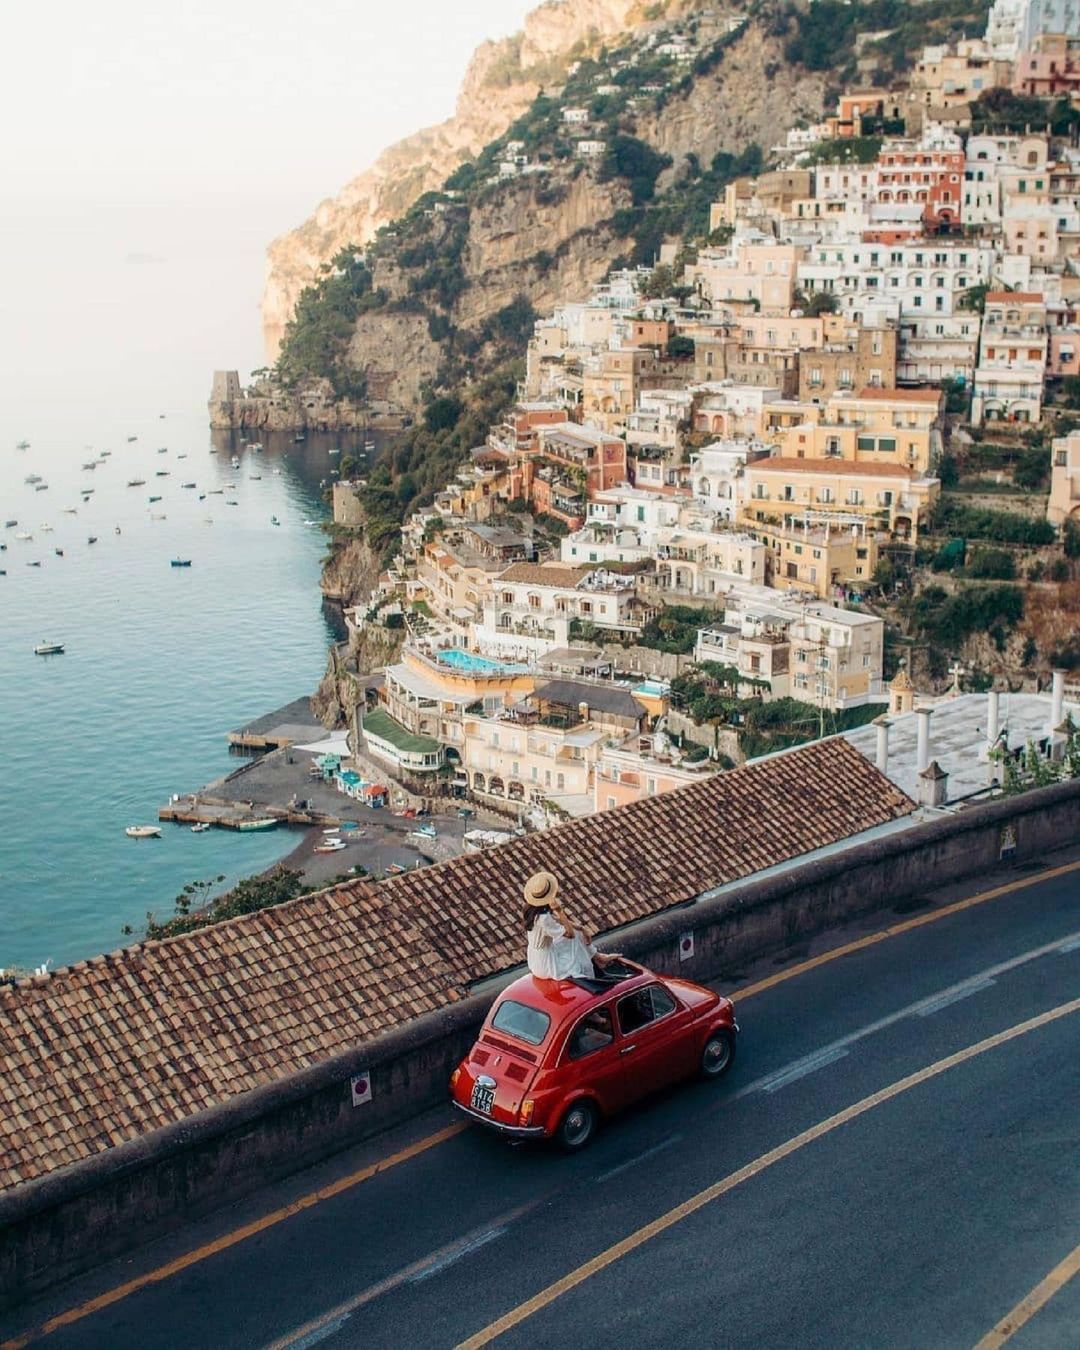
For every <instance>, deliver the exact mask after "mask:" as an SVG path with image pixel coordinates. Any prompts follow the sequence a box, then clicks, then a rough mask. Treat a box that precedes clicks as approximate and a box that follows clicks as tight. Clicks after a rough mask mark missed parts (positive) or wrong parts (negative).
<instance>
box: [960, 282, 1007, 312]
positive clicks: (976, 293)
mask: <svg viewBox="0 0 1080 1350" xmlns="http://www.w3.org/2000/svg"><path fill="white" fill-rule="evenodd" d="M1006 289H1008V288H1007V287H1006ZM989 291H990V285H989V283H988V282H985V281H984V282H980V284H979V285H978V286H969V287H968V289H967V290H966V291H964V293H963V294H962V295H961V297H960V299H959V301H958V302H957V304H958V307H959V308H960V309H970V310H973V311H974V312H975V313H977V314H981V313H982V312H983V310H984V309H985V308H986V297H987V294H988V292H989Z"/></svg>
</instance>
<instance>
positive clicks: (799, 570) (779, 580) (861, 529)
mask: <svg viewBox="0 0 1080 1350" xmlns="http://www.w3.org/2000/svg"><path fill="white" fill-rule="evenodd" d="M744 525H745V526H746V528H747V530H748V531H749V532H750V533H751V534H755V535H756V536H757V537H758V538H759V539H760V540H761V541H762V543H764V544H765V548H766V553H765V557H766V568H765V579H766V583H767V584H768V585H769V586H774V587H776V588H777V589H778V590H783V591H800V592H803V593H804V594H806V595H813V596H817V597H818V598H819V599H821V600H827V599H829V598H830V597H832V596H834V595H835V593H836V591H837V589H838V588H840V589H844V588H846V587H849V586H850V587H854V588H855V589H858V587H859V586H865V585H866V584H867V583H868V582H869V581H870V578H871V577H872V576H873V574H874V568H875V567H876V566H877V559H878V545H877V538H876V536H875V534H874V531H873V529H872V528H870V527H869V526H868V525H846V526H842V525H838V524H834V523H831V522H829V521H825V522H820V521H815V522H813V523H811V522H810V521H804V522H796V521H795V520H794V519H790V518H789V520H788V521H786V522H785V521H783V520H775V519H762V520H759V521H755V522H754V523H753V524H751V522H750V521H749V520H745V521H744Z"/></svg>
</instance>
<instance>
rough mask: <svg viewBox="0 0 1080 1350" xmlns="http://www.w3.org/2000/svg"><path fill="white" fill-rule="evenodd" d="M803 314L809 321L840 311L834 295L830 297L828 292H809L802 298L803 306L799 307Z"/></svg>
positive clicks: (838, 302)
mask: <svg viewBox="0 0 1080 1350" xmlns="http://www.w3.org/2000/svg"><path fill="white" fill-rule="evenodd" d="M800 308H801V309H802V311H803V313H804V314H806V315H807V316H808V317H809V318H811V319H817V318H820V316H821V315H822V314H836V313H838V312H839V309H840V301H839V300H837V298H836V296H835V295H830V294H829V292H828V291H810V292H809V294H805V295H804V296H803V304H802V305H801V306H800Z"/></svg>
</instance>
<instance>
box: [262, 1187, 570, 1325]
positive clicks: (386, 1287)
mask: <svg viewBox="0 0 1080 1350" xmlns="http://www.w3.org/2000/svg"><path fill="white" fill-rule="evenodd" d="M557 1193H558V1188H557V1189H556V1190H554V1191H548V1192H545V1193H544V1194H543V1195H540V1196H537V1197H536V1199H535V1200H530V1201H529V1202H528V1203H527V1204H524V1205H519V1206H518V1207H517V1208H516V1209H512V1210H510V1211H509V1212H508V1213H506V1214H501V1215H500V1216H499V1218H498V1219H497V1220H496V1221H495V1223H494V1224H493V1225H490V1226H489V1227H487V1228H481V1229H479V1230H475V1229H474V1230H473V1232H471V1233H466V1234H465V1236H464V1237H461V1238H458V1239H457V1241H455V1242H448V1243H447V1244H446V1246H444V1247H440V1248H439V1249H438V1250H437V1251H434V1252H430V1253H429V1254H428V1255H427V1256H422V1257H421V1258H420V1260H419V1261H413V1262H412V1264H411V1265H408V1266H406V1267H405V1268H404V1269H403V1270H399V1271H398V1272H397V1273H396V1274H394V1275H388V1276H387V1277H386V1279H384V1280H379V1282H378V1283H377V1284H372V1285H369V1286H368V1287H367V1288H366V1289H364V1290H363V1291H362V1292H361V1293H359V1294H355V1295H354V1296H353V1297H352V1298H350V1299H347V1300H346V1301H345V1302H344V1303H339V1304H338V1305H337V1307H335V1308H330V1309H329V1310H328V1311H327V1312H325V1313H323V1314H322V1315H321V1316H320V1317H315V1318H313V1319H312V1320H311V1321H310V1322H305V1323H304V1325H303V1326H301V1327H296V1328H295V1329H294V1330H292V1331H289V1332H286V1333H285V1335H284V1336H279V1337H278V1338H277V1339H276V1340H274V1341H272V1342H271V1343H270V1345H269V1346H268V1347H267V1350H286V1347H288V1350H306V1347H308V1346H312V1345H316V1344H318V1342H319V1341H322V1340H325V1339H326V1337H327V1336H332V1335H333V1334H334V1332H335V1331H338V1330H340V1328H341V1327H342V1326H343V1325H344V1324H345V1322H346V1321H348V1319H349V1317H350V1316H351V1315H352V1314H353V1313H354V1312H356V1311H358V1310H359V1309H360V1308H363V1307H366V1306H367V1304H369V1303H373V1302H374V1301H375V1300H376V1299H377V1298H382V1297H383V1295H384V1294H389V1293H392V1292H393V1291H394V1290H395V1289H400V1288H402V1287H403V1286H404V1285H407V1284H416V1283H418V1282H419V1281H420V1280H426V1279H428V1278H430V1277H431V1276H432V1275H437V1274H438V1273H439V1272H440V1271H442V1270H445V1269H446V1268H447V1266H451V1265H453V1264H454V1262H455V1261H458V1260H460V1259H461V1258H462V1257H463V1256H468V1255H469V1253H470V1252H474V1251H476V1250H478V1249H479V1248H480V1247H485V1246H487V1244H488V1243H489V1242H493V1241H494V1240H495V1239H496V1238H497V1237H501V1236H502V1235H503V1233H505V1232H506V1231H507V1229H508V1228H510V1226H511V1225H512V1224H514V1223H516V1222H517V1220H518V1219H521V1218H523V1217H524V1216H525V1215H526V1214H529V1213H531V1211H532V1210H534V1209H538V1208H539V1207H540V1206H541V1205H544V1204H546V1203H547V1202H548V1200H550V1199H551V1197H552V1196H553V1195H555V1194H557Z"/></svg>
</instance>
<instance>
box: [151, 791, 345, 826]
mask: <svg viewBox="0 0 1080 1350" xmlns="http://www.w3.org/2000/svg"><path fill="white" fill-rule="evenodd" d="M158 820H168V821H173V822H174V823H176V824H178V825H216V826H217V827H218V828H219V829H223V830H239V831H244V830H249V829H251V824H252V822H253V821H257V820H276V821H277V823H278V824H279V825H300V826H302V827H303V828H305V829H310V828H311V827H312V826H317V825H321V826H323V827H326V826H331V825H340V824H341V820H340V818H339V817H338V816H335V815H332V814H331V813H329V812H326V811H317V810H314V809H312V808H311V807H300V806H266V805H260V804H259V803H258V802H250V803H249V802H247V801H232V800H229V799H228V798H227V797H218V796H205V795H203V794H202V793H200V792H191V793H187V794H186V795H184V796H177V797H175V798H172V799H170V800H169V801H167V802H166V803H165V805H164V806H162V807H161V808H160V809H159V810H158Z"/></svg>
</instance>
